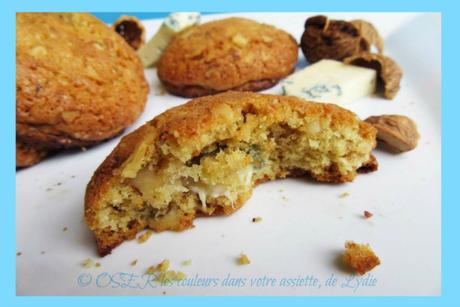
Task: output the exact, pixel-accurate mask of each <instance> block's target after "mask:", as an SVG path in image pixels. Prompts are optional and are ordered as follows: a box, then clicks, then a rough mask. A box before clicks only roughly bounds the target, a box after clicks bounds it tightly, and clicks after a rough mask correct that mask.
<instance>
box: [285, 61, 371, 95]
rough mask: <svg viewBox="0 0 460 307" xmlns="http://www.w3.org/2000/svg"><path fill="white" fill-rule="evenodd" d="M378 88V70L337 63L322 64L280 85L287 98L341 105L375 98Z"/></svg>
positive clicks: (327, 62)
mask: <svg viewBox="0 0 460 307" xmlns="http://www.w3.org/2000/svg"><path fill="white" fill-rule="evenodd" d="M376 84H377V72H376V71H375V70H373V69H369V68H364V67H358V66H353V65H348V64H344V63H342V62H339V61H334V60H321V61H319V62H317V63H315V64H313V65H310V66H308V67H307V68H304V69H302V70H300V71H298V72H296V73H294V74H292V75H291V76H290V77H289V78H287V79H285V80H283V81H282V82H281V86H282V89H283V94H284V95H289V96H298V97H301V98H305V99H307V100H310V101H317V102H332V103H338V104H341V103H347V102H352V101H355V100H358V99H360V98H362V97H365V96H369V95H372V94H373V93H375V90H376Z"/></svg>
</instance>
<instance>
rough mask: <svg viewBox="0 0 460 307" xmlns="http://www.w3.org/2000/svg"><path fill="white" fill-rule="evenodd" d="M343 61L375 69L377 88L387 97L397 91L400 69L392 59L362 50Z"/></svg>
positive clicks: (400, 76)
mask: <svg viewBox="0 0 460 307" xmlns="http://www.w3.org/2000/svg"><path fill="white" fill-rule="evenodd" d="M343 62H344V63H347V64H352V65H357V66H362V67H367V68H372V69H375V70H376V71H377V76H378V80H377V81H378V84H377V86H378V90H379V91H381V92H382V93H383V96H384V97H385V98H388V99H393V98H394V97H395V96H396V94H397V93H398V91H399V87H400V86H399V84H400V82H401V78H402V70H401V68H400V67H399V65H398V63H396V62H395V61H394V60H393V59H391V58H389V57H387V56H384V55H383V54H379V53H370V52H363V53H360V54H357V55H354V56H351V57H348V58H345V59H344V60H343Z"/></svg>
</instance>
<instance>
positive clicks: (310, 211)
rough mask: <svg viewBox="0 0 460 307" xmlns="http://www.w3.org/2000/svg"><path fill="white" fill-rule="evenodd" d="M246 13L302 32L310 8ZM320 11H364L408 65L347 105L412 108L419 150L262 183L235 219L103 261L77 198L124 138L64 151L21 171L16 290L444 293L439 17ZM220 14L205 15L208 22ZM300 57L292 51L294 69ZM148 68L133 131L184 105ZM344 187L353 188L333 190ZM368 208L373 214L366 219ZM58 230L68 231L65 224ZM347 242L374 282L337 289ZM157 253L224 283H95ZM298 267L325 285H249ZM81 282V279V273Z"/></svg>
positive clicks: (152, 260) (128, 246)
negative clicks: (332, 176) (395, 90)
mask: <svg viewBox="0 0 460 307" xmlns="http://www.w3.org/2000/svg"><path fill="white" fill-rule="evenodd" d="M227 15H228V14H227ZM227 15H226V16H227ZM232 15H240V14H232ZM241 15H245V16H251V17H252V18H254V19H257V20H260V21H265V22H268V23H271V24H274V25H276V26H278V27H280V28H283V29H285V30H287V31H289V32H290V33H292V34H293V35H294V36H295V37H296V38H297V39H298V38H299V37H300V35H301V33H302V31H303V24H304V21H305V19H306V18H307V17H308V16H311V15H313V14H310V13H298V14H273V13H264V14H255V13H252V14H241ZM326 15H329V16H333V17H342V18H346V19H351V18H357V17H361V18H364V19H366V20H369V21H371V22H373V23H374V24H375V26H376V27H377V28H378V29H379V30H380V31H381V33H382V34H383V36H384V37H385V41H386V53H387V54H388V55H390V56H392V57H394V59H395V60H396V61H398V63H399V64H400V65H401V67H402V69H403V70H404V78H403V80H402V88H401V91H400V92H399V94H398V95H397V96H396V98H395V99H394V100H393V101H388V100H385V99H381V98H378V97H373V98H365V99H362V100H360V101H357V102H355V103H351V104H349V108H350V109H351V110H353V111H355V112H356V113H357V114H358V115H360V116H361V117H367V116H368V115H372V114H383V113H396V114H406V115H408V116H410V117H411V118H413V119H414V120H415V121H416V122H417V124H418V127H419V131H420V134H421V139H420V142H419V146H418V147H417V148H416V149H415V150H414V151H411V152H408V153H405V154H401V155H392V154H389V153H386V152H383V151H380V150H376V151H375V155H376V157H377V159H378V161H379V164H380V168H379V170H378V171H377V172H374V173H371V174H366V175H360V176H358V177H357V178H356V180H355V181H354V182H353V183H349V184H342V185H331V184H319V183H315V182H313V181H311V180H308V179H288V180H280V181H276V182H269V183H264V184H262V185H260V186H258V187H257V188H256V189H255V191H254V194H253V196H252V198H251V199H250V200H249V201H248V202H247V203H246V205H245V206H243V208H242V209H241V210H239V211H238V212H236V213H235V214H233V215H231V216H228V217H213V218H200V219H197V220H196V221H195V225H196V227H195V228H193V229H190V230H187V231H184V232H182V233H174V232H163V233H160V234H154V235H153V236H152V237H151V238H150V239H149V240H148V241H147V242H146V243H144V244H138V243H137V242H136V241H131V242H126V243H124V244H122V245H121V246H119V247H118V248H116V249H115V250H114V251H113V253H112V254H111V255H109V256H106V257H104V258H102V259H99V258H98V256H97V254H96V246H95V242H94V238H93V235H92V233H91V232H90V231H89V230H88V228H87V227H86V225H85V224H84V223H83V220H82V215H83V197H84V192H85V186H86V184H87V182H88V181H89V179H90V177H91V175H92V173H93V171H94V170H95V169H96V167H97V166H98V165H99V164H100V163H101V162H102V161H103V159H104V158H105V157H106V156H107V155H108V154H109V152H110V151H111V150H112V149H113V147H114V146H115V145H116V144H117V143H118V141H119V138H116V139H113V140H110V141H108V142H105V143H103V144H101V145H99V146H96V147H94V148H91V149H89V150H88V151H86V152H80V151H79V150H76V151H74V152H72V153H66V154H61V155H59V156H56V157H53V158H51V159H49V160H46V161H44V162H43V163H40V164H39V165H37V166H34V167H32V168H29V169H26V170H22V171H19V172H18V173H17V175H16V197H17V251H18V252H21V253H22V255H20V256H18V257H17V294H18V295H42V294H48V295H53V294H54V295H128V294H131V295H163V291H166V295H439V294H440V291H441V281H440V280H441V251H440V247H441V242H440V225H441V217H440V212H441V207H440V206H441V201H440V199H441V197H440V187H441V180H440V173H441V171H440V169H441V168H440V166H441V161H440V159H441V156H440V148H441V136H440V135H441V131H440V104H441V101H440V86H441V80H440V63H441V59H440V53H441V52H440V48H441V41H440V18H441V17H440V15H436V14H425V15H416V14H395V13H388V14H386V13H382V14H370V13H362V14H352V13H346V14H345V13H343V14H326ZM221 17H222V16H221V15H207V16H204V18H203V19H204V21H207V20H210V19H217V18H221ZM159 24H160V21H148V22H146V26H147V28H148V30H149V31H148V32H149V35H148V37H149V36H150V35H152V34H153V32H154V31H155V29H156V28H157V27H158V25H159ZM420 33H423V35H420ZM426 42H429V44H427V43H426ZM305 65H306V64H305V60H304V57H303V55H302V54H301V53H300V52H299V67H304V66H305ZM146 73H147V76H148V78H149V80H150V84H151V93H150V96H149V102H148V104H147V107H146V110H145V113H144V114H143V115H142V117H141V118H140V119H139V120H138V121H137V122H136V124H135V127H137V126H139V125H141V124H142V123H144V122H145V121H147V120H148V119H150V118H152V117H153V116H154V115H156V114H159V113H161V112H163V111H164V110H166V109H168V108H170V107H172V106H175V105H178V104H181V103H184V102H185V101H186V99H181V98H177V97H174V96H170V95H158V93H159V92H160V87H159V83H158V80H157V78H156V73H155V71H154V70H148V71H146ZM266 92H269V93H276V94H279V93H281V89H280V86H277V87H275V88H272V89H270V90H268V91H266ZM135 127H131V128H129V129H128V130H127V131H126V133H128V132H129V131H132V130H133V129H134V128H135ZM47 189H51V190H47ZM280 189H281V190H280ZM342 192H348V193H350V195H349V196H348V197H347V198H339V194H341V193H342ZM364 210H368V211H371V212H373V213H374V216H373V217H372V218H371V219H369V220H364V219H363V218H362V213H363V211H364ZM256 216H261V217H262V218H263V220H262V222H260V223H252V222H251V219H252V218H253V217H256ZM63 227H68V230H67V231H63V230H62V229H63ZM346 240H354V241H356V242H368V243H370V244H371V246H372V247H373V249H374V250H375V252H376V253H377V255H378V256H379V257H380V259H381V260H382V264H381V265H380V266H378V267H377V268H376V269H374V270H373V271H371V275H372V276H373V277H374V278H376V279H377V283H376V285H375V286H374V287H360V288H358V289H357V290H356V291H354V290H353V289H350V288H342V287H341V286H340V285H341V283H342V282H343V281H344V279H345V278H346V277H348V276H349V275H348V274H347V273H346V272H343V271H342V270H341V269H340V267H339V266H338V265H337V262H336V260H337V257H338V254H339V252H341V251H342V250H343V244H344V242H345V241H346ZM42 251H44V252H45V253H44V254H42V253H41V252H42ZM240 252H244V253H246V254H247V255H248V257H249V258H250V260H251V264H250V265H247V266H238V265H236V262H235V261H236V258H237V256H238V255H239V254H240ZM86 258H91V259H93V260H94V261H99V262H100V263H101V267H100V268H92V269H84V268H82V267H81V262H82V261H83V260H84V259H86ZM164 258H167V259H170V260H171V265H172V268H173V269H177V270H181V271H183V272H185V273H186V274H187V276H188V277H189V278H192V277H194V276H195V274H198V275H199V276H200V277H205V278H219V279H220V280H219V286H218V287H207V288H206V287H176V286H175V287H166V288H158V287H157V288H153V287H147V288H145V289H132V288H129V287H124V288H121V287H120V286H116V284H115V283H112V284H111V286H108V287H103V286H105V285H106V281H107V279H106V278H105V279H104V278H101V279H100V280H99V281H100V283H99V285H100V287H98V286H97V285H96V284H95V280H96V279H97V276H98V274H101V273H104V272H107V273H108V274H115V273H117V272H126V273H134V274H142V273H144V272H145V270H146V268H147V267H148V266H150V265H152V264H156V263H158V262H160V261H161V260H162V259H164ZM134 259H138V264H137V266H135V267H132V266H130V262H131V261H132V260H134ZM185 259H192V264H191V265H190V266H181V265H180V261H182V260H185ZM81 274H90V275H91V277H92V279H91V283H90V284H89V285H88V286H85V287H83V286H79V284H78V278H79V276H80V275H81ZM227 274H231V276H232V277H234V278H247V280H246V284H245V286H244V287H224V286H220V284H221V283H222V281H223V280H224V279H225V277H226V276H227ZM331 274H334V275H335V276H336V277H337V279H338V284H337V285H336V286H335V287H326V286H325V281H326V279H327V278H328V277H329V276H330V275H331ZM299 275H300V276H308V275H314V276H316V277H317V278H318V279H319V281H320V282H321V283H322V287H321V288H314V287H279V286H275V287H251V285H250V280H251V278H259V277H264V276H267V277H273V278H277V279H278V280H277V283H278V282H279V281H280V279H281V278H283V277H287V278H296V277H297V276H299ZM116 276H117V275H115V277H116ZM118 277H119V275H118ZM88 278H89V277H88V275H83V277H81V279H80V281H81V282H84V281H85V280H88ZM355 282H356V281H355ZM112 286H114V287H112Z"/></svg>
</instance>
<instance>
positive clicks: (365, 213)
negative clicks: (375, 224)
mask: <svg viewBox="0 0 460 307" xmlns="http://www.w3.org/2000/svg"><path fill="white" fill-rule="evenodd" d="M372 216H373V214H372V213H371V212H369V211H367V210H364V218H365V219H368V218H371V217H372Z"/></svg>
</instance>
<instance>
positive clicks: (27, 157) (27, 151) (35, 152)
mask: <svg viewBox="0 0 460 307" xmlns="http://www.w3.org/2000/svg"><path fill="white" fill-rule="evenodd" d="M47 154H48V151H47V150H45V149H40V148H36V147H33V146H29V145H26V144H24V143H21V142H20V141H16V168H23V167H28V166H32V165H34V164H37V163H38V162H40V161H41V160H43V159H44V158H45V157H46V155H47Z"/></svg>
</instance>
